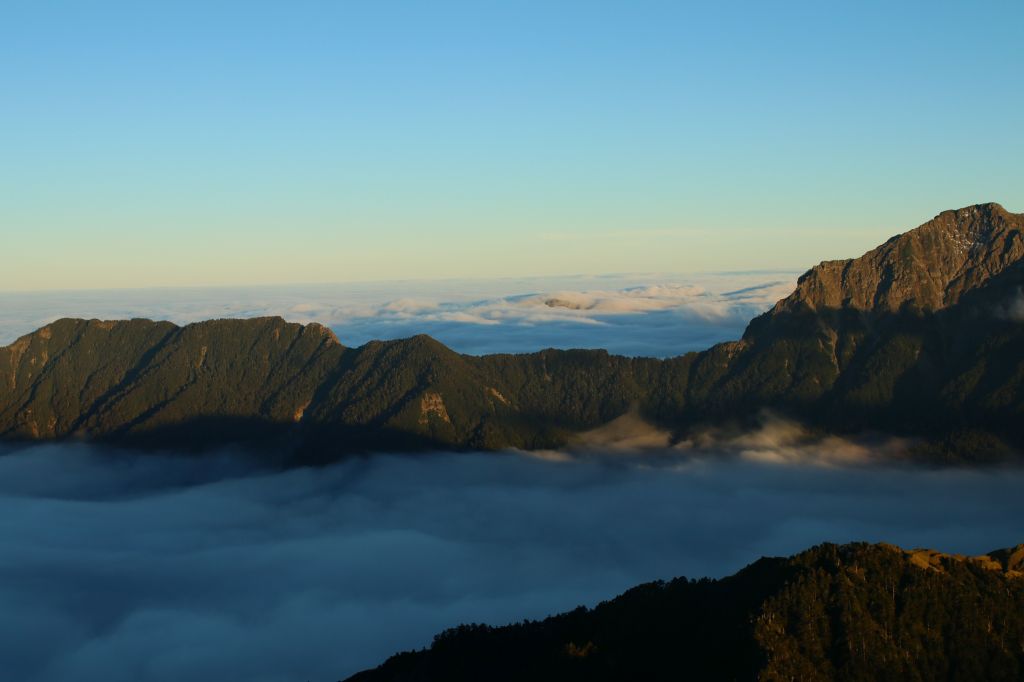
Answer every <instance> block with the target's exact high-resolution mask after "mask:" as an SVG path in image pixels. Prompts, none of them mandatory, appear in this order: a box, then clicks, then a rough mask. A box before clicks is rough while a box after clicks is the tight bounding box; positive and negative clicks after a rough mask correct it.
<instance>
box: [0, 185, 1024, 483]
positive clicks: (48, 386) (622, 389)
mask: <svg viewBox="0 0 1024 682" xmlns="http://www.w3.org/2000/svg"><path fill="white" fill-rule="evenodd" d="M1022 292H1024V215H1022V214H1013V213H1009V212H1007V211H1006V210H1004V209H1003V208H1002V207H1001V206H999V205H998V204H983V205H977V206H971V207H967V208H964V209H960V210H957V211H946V212H944V213H941V214H940V215H938V216H937V217H936V218H934V219H933V220H931V221H929V222H927V223H925V224H924V225H922V226H920V227H918V228H917V229H915V230H912V231H910V232H907V233H905V234H902V235H899V236H897V237H893V238H892V239H890V240H889V241H888V242H886V243H885V244H883V245H882V246H879V247H878V248H876V249H874V250H872V251H870V252H869V253H867V254H865V255H864V256H862V257H860V258H857V259H853V260H847V261H828V262H823V263H821V264H820V265H818V266H816V267H815V268H812V269H811V270H810V271H809V272H807V273H806V274H805V275H803V276H802V277H801V278H800V280H799V283H798V286H797V289H796V291H795V292H794V293H793V294H792V295H791V296H789V297H787V298H785V299H783V300H782V301H780V302H779V303H777V304H776V305H775V307H774V308H772V310H770V311H769V312H767V313H765V314H764V315H761V316H760V317H758V318H756V319H755V320H753V321H752V322H751V323H750V325H749V326H748V328H747V330H746V332H745V333H744V335H743V337H742V339H740V340H738V341H734V342H728V343H723V344H719V345H717V346H714V347H712V348H710V349H708V350H706V351H703V352H698V353H688V354H686V355H682V356H679V357H675V358H670V359H667V360H656V359H652V358H627V357H621V356H613V355H610V354H608V353H607V352H605V351H601V350H566V351H559V350H544V351H541V352H537V353H529V354H519V355H510V354H505V355H489V356H482V357H477V356H468V355H460V354H458V353H456V352H454V351H452V350H451V349H449V348H447V347H445V346H444V345H443V344H441V343H439V342H437V341H436V340H434V339H431V338H430V337H427V336H416V337H412V338H409V339H403V340H398V341H387V342H379V341H375V342H371V343H368V344H366V345H364V346H361V347H359V348H348V347H345V346H344V345H342V344H341V343H340V342H339V341H338V339H337V338H335V336H334V334H333V333H332V332H331V331H330V330H328V329H327V328H325V327H323V326H321V325H318V324H309V325H305V326H303V325H299V324H293V323H288V322H285V321H284V320H282V319H280V318H257V319H247V320H212V321H207V322H201V323H196V324H190V325H187V326H183V327H179V326H176V325H174V324H171V323H169V322H153V321H150V320H141V319H136V320H127V321H115V322H111V321H98V320H78V319H62V320H58V321H56V322H53V323H52V324H49V325H47V326H45V327H43V328H41V329H39V330H37V331H35V332H33V333H31V334H28V335H27V336H24V337H22V338H20V339H18V340H17V341H15V342H14V343H13V344H11V345H10V346H7V347H4V348H0V439H3V440H8V441H35V440H64V439H81V440H87V441H100V442H105V443H112V444H116V445H125V446H131V447H140V448H168V449H171V448H174V449H182V448H184V449H188V450H206V449H209V448H213V447H218V446H221V445H224V444H227V443H241V444H242V445H244V446H247V447H251V448H253V449H260V450H263V451H266V452H268V453H275V454H274V455H273V456H275V457H279V458H280V459H281V460H282V462H283V463H284V464H291V463H319V462H326V461H331V460H333V459H336V458H338V457H341V456H344V455H347V454H352V453H360V452H372V451H412V450H426V449H435V448H445V449H451V448H456V449H484V450H487V449H499V448H509V447H514V448H524V449H535V448H553V447H560V446H563V445H565V444H566V443H568V442H570V441H571V440H572V439H573V437H574V436H575V435H576V434H578V433H580V432H582V431H586V430H588V429H592V428H595V427H597V426H600V425H602V424H604V423H607V422H609V421H611V420H613V419H615V418H617V417H619V416H621V415H623V414H625V413H627V412H631V411H633V412H636V413H638V414H639V415H640V416H641V417H642V418H643V419H645V420H647V421H649V422H651V423H652V424H655V425H657V426H659V427H661V428H664V429H667V430H669V431H671V432H672V433H674V434H675V435H676V437H678V438H682V437H685V435H686V434H687V433H690V432H692V430H693V429H695V428H698V427H703V426H707V425H716V424H722V423H726V422H728V423H733V424H739V425H743V424H746V423H749V422H751V421H753V420H755V419H756V416H757V415H758V414H759V413H761V412H762V411H763V410H765V409H770V410H772V411H775V412H777V413H779V414H782V415H785V416H788V417H791V418H793V419H797V420H799V421H801V422H803V423H805V424H807V425H809V426H810V427H812V428H814V429H817V430H820V431H822V432H829V433H842V434H846V433H861V432H864V431H874V432H885V433H891V434H897V435H905V436H913V437H916V438H918V439H919V440H918V442H919V445H918V446H917V447H916V449H915V451H914V453H913V454H914V455H915V456H916V457H918V458H920V459H924V460H927V461H933V462H971V463H981V462H990V461H999V460H1004V459H1007V458H1011V457H1016V455H1015V454H1014V453H1015V452H1017V451H1018V450H1019V449H1020V448H1021V447H1022V446H1024V400H1022V398H1024V391H1022V382H1024V293H1022ZM268 456H270V455H268Z"/></svg>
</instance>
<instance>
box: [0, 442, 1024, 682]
mask: <svg viewBox="0 0 1024 682" xmlns="http://www.w3.org/2000/svg"><path fill="white" fill-rule="evenodd" d="M771 428H775V427H771ZM776 430H777V429H776ZM738 438H742V436H737V437H735V438H733V439H732V441H733V442H735V441H736V440H737V439H738ZM726 440H728V439H726ZM793 440H794V439H793V437H782V436H779V435H778V433H774V434H769V435H765V433H761V434H752V435H751V436H749V438H748V441H747V442H746V444H745V445H744V446H743V447H740V449H739V450H733V451H729V452H728V453H727V454H732V455H736V454H737V453H742V452H746V451H748V450H751V449H752V450H753V451H755V452H758V453H761V455H760V456H758V457H755V458H754V459H758V460H761V461H747V460H745V459H744V458H743V457H742V456H731V457H724V458H718V459H715V458H712V457H710V455H712V454H714V450H709V449H707V448H706V447H701V446H693V448H696V451H694V450H693V448H691V450H690V451H688V452H680V451H679V450H672V451H665V452H664V456H663V457H659V456H657V455H656V454H655V455H651V456H650V457H647V458H643V459H638V458H629V457H622V456H618V457H611V456H590V457H581V456H575V457H568V458H565V459H567V461H561V462H552V461H545V460H544V459H541V458H537V457H526V456H518V455H514V454H486V455H448V454H434V455H427V456H417V457H399V456H382V457H375V458H372V459H354V460H351V461H347V462H343V463H340V464H337V465H335V466H332V467H329V468H326V469H318V470H293V471H288V472H271V471H265V470H260V469H258V468H256V467H254V466H253V465H252V464H251V463H248V462H246V461H245V460H244V459H243V458H241V457H239V456H235V455H231V454H223V455H220V456H217V457H214V458H204V459H201V460H200V459H195V458H184V457H182V458H161V457H152V456H150V457H141V456H134V455H131V454H129V453H109V454H108V453H103V452H101V451H98V450H95V449H92V448H87V447H84V446H71V445H45V446H37V447H33V448H30V449H28V450H24V451H19V452H15V453H9V454H7V455H6V456H2V457H0V519H2V521H0V660H2V661H4V670H5V672H4V674H5V676H6V677H9V678H10V679H18V680H24V681H26V682H31V681H33V680H81V679H103V680H109V681H111V682H116V681H118V680H182V679H190V680H206V679H251V680H325V681H326V680H335V679H339V678H341V677H344V676H345V675H347V674H349V673H351V672H354V671H356V670H358V669H361V668H363V667H366V666H370V665H374V664H376V663H377V662H379V661H381V660H382V659H383V658H385V657H386V656H387V655H389V654H391V653H393V652H394V651H396V650H399V649H403V648H412V647H419V646H423V645H426V644H427V643H429V641H430V637H431V636H432V635H433V634H434V633H436V632H437V631H439V630H441V629H443V628H445V627H448V626H451V625H454V624H457V623H460V622H467V621H476V622H481V621H484V622H490V623H502V622H507V621H511V620H519V619H522V618H526V617H530V618H536V617H541V616H544V615H546V614H549V613H551V612H554V611H559V610H563V609H568V608H572V607H574V606H576V605H578V604H580V603H585V604H592V603H594V602H595V601H597V600H600V599H602V598H606V597H609V596H612V595H614V594H616V593H618V592H620V591H621V590H623V589H625V588H627V587H629V586H631V585H633V584H636V583H638V582H642V581H646V580H650V579H654V578H667V577H671V576H675V575H680V574H683V575H688V576H702V575H713V576H720V575H723V574H727V573H731V572H733V571H735V570H736V569H738V568H740V567H741V566H743V565H745V564H747V563H749V562H751V561H753V560H755V559H756V558H758V557H759V556H761V555H766V554H786V553H790V552H794V551H797V550H800V549H803V548H805V547H807V546H809V545H812V544H815V543H818V542H822V541H826V540H828V541H835V542H843V541H850V540H870V541H888V542H894V543H897V544H902V545H908V546H931V547H935V548H938V549H942V550H947V551H954V552H965V553H980V552H983V551H988V550H991V549H993V548H996V547H1001V546H1006V545H1010V544H1014V543H1017V542H1021V541H1022V540H1024V537H1022V536H1021V528H1020V519H1021V518H1022V516H1024V498H1022V497H1021V496H1020V494H1019V491H1020V489H1021V486H1022V484H1024V474H1022V472H1020V471H999V472H969V471H952V470H946V471H934V470H916V469H910V468H888V469H874V468H867V467H836V466H833V467H818V466H804V465H796V464H787V465H784V466H780V465H779V464H778V463H779V462H792V461H794V459H793V457H791V456H789V455H786V454H784V452H785V451H786V448H791V447H792V442H793ZM797 440H799V439H797ZM780 443H781V445H780ZM787 443H789V445H787ZM805 447H807V448H812V447H828V445H827V444H825V445H822V444H818V445H816V446H815V445H813V444H808V443H805ZM773 451H774V452H780V453H783V454H780V455H779V456H777V457H769V456H766V455H765V453H768V452H773ZM695 455H700V456H695ZM824 459H826V460H828V459H829V458H828V457H825V458H824ZM766 462H770V463H766Z"/></svg>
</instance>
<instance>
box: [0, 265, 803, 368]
mask: <svg viewBox="0 0 1024 682" xmlns="http://www.w3.org/2000/svg"><path fill="white" fill-rule="evenodd" d="M796 275H797V273H795V272H753V273H712V274H698V275H609V276H603V277H582V276H581V277H559V278H525V279H496V280H443V281H406V282H375V283H349V284H324V285H308V286H279V287H272V288H271V287H236V288H227V287H221V288H205V289H201V288H197V289H183V288H178V289H138V290H117V291H98V290H96V291H89V290H86V291H55V292H28V293H0V344H7V343H10V342H11V341H14V340H15V339H16V338H18V337H19V336H21V335H23V334H27V333H29V332H31V331H33V330H35V329H38V328H39V327H41V326H43V325H45V324H47V323H49V322H52V321H53V320H55V319H57V318H60V317H84V318H100V319H126V318H132V317H148V318H151V319H162V320H170V321H172V322H176V323H179V324H184V323H188V322H195V321H198V320H204V319H211V318H222V317H256V316H261V315H280V316H281V317H284V318H285V319H287V320H289V321H293V322H303V323H305V322H320V323H322V324H326V325H328V326H330V327H331V328H332V329H333V330H334V332H335V333H336V334H337V335H338V338H339V339H340V340H341V342H342V343H344V344H346V345H348V346H358V345H361V344H364V343H366V342H367V341H370V340H372V339H395V338H402V337H407V336H412V335H415V334H420V333H425V334H430V335H431V336H434V337H435V338H437V339H439V340H440V341H442V342H443V343H445V344H447V345H449V346H450V347H452V348H454V349H455V350H457V351H460V352H463V353H472V354H484V353H499V352H502V353H505V352H531V351H536V350H540V349H542V348H605V349H607V350H609V351H611V352H613V353H621V354H625V355H646V356H653V357H668V356H672V355H679V354H681V353H685V352H687V351H691V350H700V349H703V348H706V347H708V346H710V345H713V344H715V343H718V342H720V341H727V340H732V339H736V338H739V336H740V335H741V334H742V333H743V329H744V327H745V326H746V324H747V322H749V321H750V319H751V318H753V317H754V316H755V315H758V314H760V313H762V312H764V311H765V310H767V309H768V308H770V307H771V306H772V305H773V304H774V303H775V302H776V301H777V300H778V299H780V298H782V297H784V296H786V295H787V294H789V293H790V292H791V291H792V290H793V288H794V286H795V282H796Z"/></svg>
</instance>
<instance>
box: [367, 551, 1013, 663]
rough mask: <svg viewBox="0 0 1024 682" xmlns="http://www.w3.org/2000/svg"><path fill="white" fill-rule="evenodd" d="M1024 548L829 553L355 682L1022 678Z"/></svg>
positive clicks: (674, 586) (620, 604) (471, 638)
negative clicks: (972, 552) (976, 552)
mask: <svg viewBox="0 0 1024 682" xmlns="http://www.w3.org/2000/svg"><path fill="white" fill-rule="evenodd" d="M1022 571H1024V545H1018V546H1017V547H1014V548H1011V549H1003V550H998V551H995V552H991V553H989V554H987V555H984V556H979V557H964V556H955V555H947V554H941V553H939V552H934V551H930V550H913V551H905V550H902V549H900V548H898V547H895V546H892V545H882V544H880V545H868V544H863V543H858V544H849V545H831V544H825V545H819V546H817V547H813V548H811V549H809V550H807V551H805V552H802V553H800V554H798V555H796V556H793V557H789V558H763V559H761V560H759V561H757V562H755V563H753V564H751V565H750V566H748V567H746V568H744V569H743V570H741V571H740V572H738V573H736V574H735V575H732V576H730V577H727V578H723V579H721V580H710V579H707V578H705V579H701V580H687V579H686V578H676V579H675V580H672V581H670V582H654V583H648V584H645V585H640V586H638V587H635V588H633V589H631V590H629V591H627V592H625V593H624V594H622V595H620V596H618V597H616V598H615V599H612V600H610V601H606V602H603V603H601V604H599V605H598V606H596V607H595V608H593V609H587V608H584V607H579V608H577V609H576V610H574V611H570V612H568V613H563V614H561V615H557V616H552V617H550V618H547V619H545V620H542V621H523V622H521V623H515V624H511V625H507V626H504V627H489V626H486V625H462V626H459V627H457V628H453V629H450V630H447V631H445V632H443V633H441V634H439V635H437V636H436V637H435V638H434V642H433V644H432V645H431V646H430V647H429V648H427V649H424V650H421V651H411V652H405V653H401V654H397V655H395V656H393V657H391V658H390V659H388V660H387V661H386V662H385V663H384V664H382V665H381V666H380V667H378V668H376V669H373V670H368V671H365V672H362V673H359V674H356V675H354V676H353V677H351V678H349V682H425V681H428V680H445V681H447V682H458V681H460V680H467V681H468V680H497V681H500V680H596V681H600V680H609V681H610V680H680V679H683V680H685V679H695V680H754V679H757V680H766V681H782V680H864V681H872V682H876V681H879V680H893V681H894V682H895V681H897V680H965V681H969V680H1019V679H1021V678H1022V677H1024V572H1022Z"/></svg>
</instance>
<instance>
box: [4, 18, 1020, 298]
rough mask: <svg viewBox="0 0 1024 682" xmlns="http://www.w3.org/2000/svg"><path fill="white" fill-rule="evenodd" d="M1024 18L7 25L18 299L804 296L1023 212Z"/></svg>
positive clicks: (13, 268)
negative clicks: (119, 293)
mask: <svg viewBox="0 0 1024 682" xmlns="http://www.w3.org/2000/svg"><path fill="white" fill-rule="evenodd" d="M1022 24H1024V5H1021V4H1020V3H1018V2H999V1H993V2H981V3H971V4H969V5H968V4H958V5H947V4H935V3H923V2H908V3H899V4H898V5H894V4H893V3H882V2H867V3H857V4H856V5H851V6H848V7H843V6H832V5H826V6H823V5H822V4H821V3H812V2H793V3H786V4H785V5H777V4H774V5H770V6H769V5H764V4H763V3H754V2H741V3H738V4H736V3H733V4H730V5H728V6H724V5H717V4H703V5H697V4H693V3H674V2H660V1H653V0H650V1H643V2H628V3H626V2H608V3H599V4H594V3H585V2H582V1H577V0H569V1H567V2H560V3H554V4H552V3H541V2H537V1H527V2H523V3H515V4H514V5H513V4H505V5H503V4H485V3H476V2H465V1H454V0H442V1H441V2H436V3H406V2H393V3H392V2H382V3H371V4H355V3H332V2H318V1H315V0H310V1H307V2H298V3H286V4H272V3H259V2H257V3H252V2H244V3H243V2H240V1H228V2H222V3H215V4H211V3H200V2H195V1H192V0H183V1H182V2H179V3H174V4H173V5H166V6H162V7H161V6H151V5H140V4H139V3H130V2H126V1H116V0H107V1H101V2H96V3H88V4H81V3H71V2H54V3H27V2H26V3H21V2H18V3H9V4H8V5H5V7H4V10H3V12H2V16H0V64H2V65H3V66H2V67H0V88H2V92H3V93H4V95H3V97H4V106H3V107H0V130H3V131H4V133H3V134H2V135H0V153H2V154H3V158H4V163H3V164H0V230H2V234H3V243H4V253H5V255H7V258H6V259H5V262H4V267H3V268H2V269H0V291H6V292H11V291H37V290H39V291H42V290H77V289H114V288H117V289H123V288H140V287H182V286H201V287H210V286H239V285H272V286H277V285H283V284H295V283H308V284H326V283H336V282H358V281H384V280H387V281H391V280H398V279H409V280H436V279H447V278H491V277H526V276H545V277H550V276H555V275H564V274H565V273H581V274H586V275H596V274H599V273H607V272H697V271H700V272H713V271H723V270H754V269H765V270H778V269H786V270H806V269H807V268H809V267H811V266H813V265H814V264H816V263H818V262H820V261H821V260H826V259H834V258H849V257H856V256H858V255H860V254H862V253H864V252H865V251H867V250H869V249H870V248H872V247H874V246H876V245H877V244H879V243H881V242H882V241H884V240H885V239H887V238H889V237H891V236H892V235H894V234H897V233H899V232H903V231H905V230H908V229H911V228H913V227H915V226H917V225H919V224H921V223H923V222H925V221H926V220H928V219H930V218H931V217H932V216H934V215H936V214H937V213H939V212H940V211H943V210H946V209H952V208H959V207H962V206H966V205H970V204H975V203H982V202H988V201H996V202H999V203H1001V204H1003V205H1004V206H1005V207H1006V208H1007V209H1008V210H1011V211H1015V210H1024V182H1022V180H1024V177H1022V173H1021V171H1020V167H1019V164H1018V163H1017V159H1019V158H1020V157H1021V154H1022V152H1024V127H1022V126H1021V125H1020V112H1021V111H1022V110H1024V91H1022V90H1021V89H1020V88H1017V87H1014V86H1015V84H1016V83H1018V82H1019V80H1020V73H1021V72H1022V70H1024V44H1022V42H1021V41H1020V40H1019V35H1018V27H1019V26H1021V25H1022Z"/></svg>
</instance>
